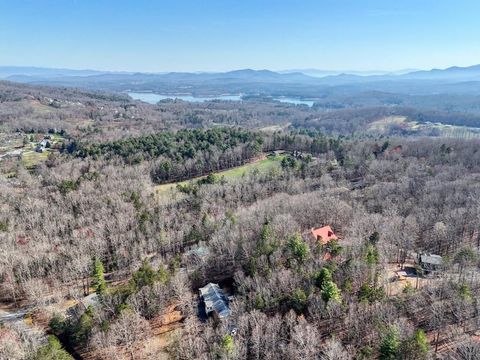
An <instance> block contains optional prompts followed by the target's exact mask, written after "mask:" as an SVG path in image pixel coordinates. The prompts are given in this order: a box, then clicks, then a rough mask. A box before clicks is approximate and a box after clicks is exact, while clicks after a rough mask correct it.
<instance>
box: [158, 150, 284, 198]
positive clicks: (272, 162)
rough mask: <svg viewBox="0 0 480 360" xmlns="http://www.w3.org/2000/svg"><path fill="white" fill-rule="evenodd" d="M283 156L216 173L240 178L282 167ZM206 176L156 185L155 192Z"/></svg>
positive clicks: (225, 176) (231, 177) (226, 176)
mask: <svg viewBox="0 0 480 360" xmlns="http://www.w3.org/2000/svg"><path fill="white" fill-rule="evenodd" d="M282 159H283V156H276V157H273V156H268V157H262V158H260V159H258V160H256V161H253V162H250V163H248V164H245V165H242V166H238V167H235V168H232V169H228V170H223V171H219V172H217V173H215V175H217V176H219V177H224V178H225V179H226V180H233V179H238V178H240V177H242V176H243V175H244V174H246V173H248V172H250V171H254V170H256V171H259V172H263V173H264V172H267V171H269V170H271V169H275V168H279V167H280V162H281V161H282ZM203 177H205V176H201V177H198V178H195V179H190V180H185V181H179V182H175V183H169V184H162V185H158V186H156V187H155V192H156V193H157V194H158V195H161V194H164V193H166V192H168V191H170V190H172V189H175V188H176V187H177V185H186V184H188V183H189V182H191V181H195V180H199V179H201V178H203Z"/></svg>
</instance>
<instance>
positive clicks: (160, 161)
mask: <svg viewBox="0 0 480 360" xmlns="http://www.w3.org/2000/svg"><path fill="white" fill-rule="evenodd" d="M262 144H263V138H262V136H261V135H260V134H259V133H256V132H252V131H248V130H242V129H239V128H213V129H208V130H202V129H195V130H180V131H177V132H160V133H156V134H152V135H145V136H139V137H130V138H127V139H123V140H117V141H112V142H105V143H99V144H81V143H80V144H79V143H75V142H74V143H71V144H70V145H68V146H67V147H66V148H65V150H66V151H67V152H69V153H72V154H73V155H75V156H77V157H82V158H86V157H93V158H100V157H103V158H105V159H111V158H114V157H120V158H122V159H123V160H124V161H125V162H126V163H127V164H137V163H140V162H142V161H144V160H152V159H157V161H156V162H155V163H153V165H152V169H151V177H152V180H153V181H154V182H157V183H162V182H166V181H172V180H178V179H184V178H191V177H195V176H201V175H204V174H206V173H209V172H213V171H218V170H222V169H226V168H231V167H234V166H239V165H242V164H244V163H245V162H246V161H248V160H251V159H252V158H254V157H255V156H257V155H259V154H260V153H261V151H262Z"/></svg>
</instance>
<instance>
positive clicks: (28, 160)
mask: <svg viewBox="0 0 480 360" xmlns="http://www.w3.org/2000/svg"><path fill="white" fill-rule="evenodd" d="M49 153H50V152H48V151H44V152H43V153H38V152H36V151H35V150H27V151H24V152H23V154H22V164H23V166H25V168H27V169H31V168H33V167H34V166H35V165H38V164H39V163H41V162H43V161H45V160H47V158H48V154H49Z"/></svg>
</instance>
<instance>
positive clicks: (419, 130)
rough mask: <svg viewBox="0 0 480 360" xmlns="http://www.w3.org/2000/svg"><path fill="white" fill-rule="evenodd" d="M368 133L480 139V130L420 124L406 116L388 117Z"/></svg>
mask: <svg viewBox="0 0 480 360" xmlns="http://www.w3.org/2000/svg"><path fill="white" fill-rule="evenodd" d="M367 132H371V133H376V134H382V135H391V134H396V133H408V134H411V135H429V136H432V135H433V136H440V137H451V138H461V139H473V138H480V128H473V127H467V126H455V125H446V124H441V123H430V122H426V123H418V122H416V121H409V120H408V118H407V117H405V116H388V117H385V118H383V119H380V120H377V121H374V122H372V123H370V124H369V125H368V129H367Z"/></svg>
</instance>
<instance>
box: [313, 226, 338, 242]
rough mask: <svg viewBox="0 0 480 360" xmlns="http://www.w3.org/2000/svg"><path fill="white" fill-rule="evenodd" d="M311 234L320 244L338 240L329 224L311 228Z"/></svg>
mask: <svg viewBox="0 0 480 360" xmlns="http://www.w3.org/2000/svg"><path fill="white" fill-rule="evenodd" d="M312 235H313V236H314V237H315V239H317V240H318V241H320V243H321V244H322V245H325V244H328V243H329V242H330V241H332V240H338V236H337V235H335V233H334V232H333V230H332V228H331V227H330V225H327V226H324V227H319V228H315V229H312Z"/></svg>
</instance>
